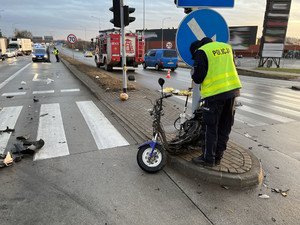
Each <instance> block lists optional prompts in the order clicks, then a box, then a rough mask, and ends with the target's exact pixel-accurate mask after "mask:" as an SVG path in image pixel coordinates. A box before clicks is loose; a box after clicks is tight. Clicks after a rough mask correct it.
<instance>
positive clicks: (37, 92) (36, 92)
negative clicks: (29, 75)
mask: <svg viewBox="0 0 300 225" xmlns="http://www.w3.org/2000/svg"><path fill="white" fill-rule="evenodd" d="M52 93H54V90H48V91H33V92H32V94H33V95H36V94H52Z"/></svg>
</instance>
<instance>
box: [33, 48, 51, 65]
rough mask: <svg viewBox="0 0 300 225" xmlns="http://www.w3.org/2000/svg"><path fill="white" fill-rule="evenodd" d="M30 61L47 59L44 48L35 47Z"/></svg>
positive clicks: (45, 60)
mask: <svg viewBox="0 0 300 225" xmlns="http://www.w3.org/2000/svg"><path fill="white" fill-rule="evenodd" d="M32 61H33V62H36V61H44V62H47V61H48V56H47V52H46V49H45V48H35V49H34V50H33V53H32Z"/></svg>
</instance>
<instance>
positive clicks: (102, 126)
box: [76, 101, 129, 150]
mask: <svg viewBox="0 0 300 225" xmlns="http://www.w3.org/2000/svg"><path fill="white" fill-rule="evenodd" d="M76 104H77V106H78V108H79V110H80V112H81V114H82V115H83V117H84V119H85V121H86V123H87V125H88V127H89V128H90V130H91V132H92V135H93V137H94V140H95V142H96V144H97V146H98V149H99V150H100V149H105V148H113V147H119V146H124V145H129V143H128V142H127V141H126V139H125V138H124V137H123V136H122V135H121V134H120V133H119V131H118V130H117V129H116V128H115V127H114V126H113V125H112V124H111V123H110V122H109V120H108V119H107V118H106V117H105V116H104V114H103V113H102V112H101V111H100V110H99V109H98V107H97V106H96V105H95V104H94V103H93V102H92V101H80V102H76Z"/></svg>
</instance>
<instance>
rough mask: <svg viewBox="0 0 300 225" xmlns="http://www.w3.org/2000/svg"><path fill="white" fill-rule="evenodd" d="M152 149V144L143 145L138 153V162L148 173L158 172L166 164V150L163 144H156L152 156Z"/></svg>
mask: <svg viewBox="0 0 300 225" xmlns="http://www.w3.org/2000/svg"><path fill="white" fill-rule="evenodd" d="M151 151H152V148H151V146H150V145H144V146H141V147H140V148H139V151H138V154H137V163H138V165H139V166H140V167H141V169H142V170H144V171H146V172H148V173H156V172H158V171H160V170H161V169H162V168H163V167H164V165H165V164H166V158H167V157H166V151H165V150H164V148H163V146H161V145H156V146H155V149H154V151H153V154H152V156H150V154H151Z"/></svg>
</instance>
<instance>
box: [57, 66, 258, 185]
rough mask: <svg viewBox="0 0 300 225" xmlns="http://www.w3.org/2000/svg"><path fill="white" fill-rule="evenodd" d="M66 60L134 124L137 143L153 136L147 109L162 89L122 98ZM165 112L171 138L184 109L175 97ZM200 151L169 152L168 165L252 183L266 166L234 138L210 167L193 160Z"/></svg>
mask: <svg viewBox="0 0 300 225" xmlns="http://www.w3.org/2000/svg"><path fill="white" fill-rule="evenodd" d="M62 62H63V63H64V64H65V65H66V67H67V68H68V69H69V70H70V71H71V72H72V73H73V74H74V75H75V76H76V77H77V78H78V79H79V80H80V81H81V82H83V83H84V84H85V85H86V87H87V88H89V89H90V90H91V92H92V93H93V94H94V95H95V96H96V97H97V98H98V99H99V101H101V103H103V104H104V105H105V106H106V107H107V108H108V109H109V110H110V111H111V112H112V113H113V114H114V115H115V116H117V117H118V118H119V119H120V121H122V122H123V123H124V124H126V126H128V127H129V128H130V131H129V132H133V133H134V134H132V136H134V137H135V139H136V140H137V144H141V143H143V142H144V141H146V140H150V139H151V138H152V132H153V131H152V117H151V116H150V115H149V112H148V111H147V109H150V108H152V107H153V105H152V104H151V101H152V102H154V101H155V99H157V98H158V97H159V96H160V94H159V93H158V92H155V91H153V90H149V89H140V90H135V91H128V95H130V98H129V99H128V100H127V101H121V100H120V96H119V95H120V92H114V91H106V90H105V89H103V87H102V86H100V85H99V84H97V83H96V82H95V79H94V78H92V77H89V76H87V75H85V73H84V72H83V71H79V70H78V69H77V68H76V66H74V65H72V64H71V62H67V61H65V60H62ZM150 100H151V101H150ZM164 112H165V115H164V116H163V117H162V123H163V125H164V127H165V130H166V131H168V133H166V135H167V139H168V140H171V139H172V138H174V136H175V133H174V132H172V129H171V128H173V130H174V129H175V128H174V127H173V124H174V121H175V119H177V118H178V115H179V114H180V113H181V111H180V110H179V109H178V108H176V107H175V106H174V104H172V101H165V102H164ZM137 151H138V148H137ZM200 154H201V150H200V149H196V150H194V151H192V152H189V153H185V154H180V155H170V154H167V157H168V165H169V166H171V167H173V168H175V169H177V170H178V171H179V172H180V173H183V174H186V175H189V176H191V177H194V178H199V179H202V180H205V181H208V182H212V183H215V184H219V185H224V186H231V187H249V186H254V185H258V184H259V183H260V182H261V180H262V167H261V163H260V162H259V160H258V159H257V157H256V156H254V155H253V154H252V153H251V152H250V151H249V150H246V149H244V148H243V147H241V146H238V145H236V144H235V143H233V142H229V143H228V147H227V150H226V151H225V153H224V158H223V159H222V161H221V164H220V165H219V166H216V167H212V168H210V167H209V168H208V167H203V166H199V165H195V164H194V163H192V161H191V159H192V158H193V157H197V156H199V155H200ZM137 167H138V165H137Z"/></svg>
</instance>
